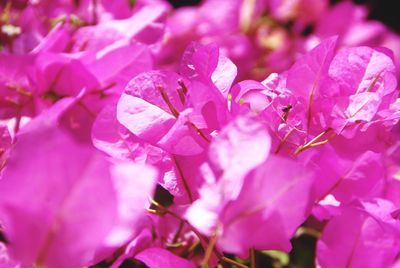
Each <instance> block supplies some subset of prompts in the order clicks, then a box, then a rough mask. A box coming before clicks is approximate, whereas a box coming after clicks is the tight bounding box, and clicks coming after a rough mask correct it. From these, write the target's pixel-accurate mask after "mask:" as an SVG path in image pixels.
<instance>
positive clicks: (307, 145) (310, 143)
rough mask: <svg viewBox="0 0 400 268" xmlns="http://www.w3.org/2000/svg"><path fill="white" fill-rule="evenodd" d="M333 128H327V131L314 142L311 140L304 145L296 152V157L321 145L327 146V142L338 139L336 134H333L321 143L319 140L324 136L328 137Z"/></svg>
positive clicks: (316, 137) (314, 139) (315, 138)
mask: <svg viewBox="0 0 400 268" xmlns="http://www.w3.org/2000/svg"><path fill="white" fill-rule="evenodd" d="M331 131H332V128H327V129H326V130H324V131H322V132H321V133H320V134H318V135H317V136H315V137H314V138H313V139H312V140H310V141H309V142H307V143H306V144H304V145H301V146H299V147H298V148H297V150H296V151H295V152H294V155H298V154H299V153H301V152H303V151H305V150H307V149H309V148H313V147H317V146H319V145H323V144H326V143H327V142H329V141H330V140H331V139H333V138H334V137H336V135H337V134H336V133H333V134H331V135H330V136H329V137H328V138H327V139H325V140H322V141H319V139H321V138H322V137H323V136H324V135H326V134H327V133H329V132H331Z"/></svg>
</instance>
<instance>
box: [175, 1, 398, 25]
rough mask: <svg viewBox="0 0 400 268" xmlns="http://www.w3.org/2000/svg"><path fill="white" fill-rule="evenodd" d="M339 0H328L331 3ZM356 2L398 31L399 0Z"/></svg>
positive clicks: (191, 2) (187, 4)
mask: <svg viewBox="0 0 400 268" xmlns="http://www.w3.org/2000/svg"><path fill="white" fill-rule="evenodd" d="M168 1H169V2H170V3H171V4H172V5H173V6H174V7H176V8H177V7H181V6H191V5H198V4H200V3H201V0H168ZM338 2H341V0H330V3H331V4H332V5H333V4H335V3H338ZM353 2H354V3H356V4H360V5H361V4H362V5H367V6H368V8H369V11H370V14H369V18H370V19H375V20H380V21H382V22H383V23H385V24H386V25H387V26H388V27H389V28H391V29H392V30H394V31H396V32H398V33H400V1H399V0H353Z"/></svg>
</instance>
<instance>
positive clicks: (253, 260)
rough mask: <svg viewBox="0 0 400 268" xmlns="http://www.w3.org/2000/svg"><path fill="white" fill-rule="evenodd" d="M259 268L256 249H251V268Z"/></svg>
mask: <svg viewBox="0 0 400 268" xmlns="http://www.w3.org/2000/svg"><path fill="white" fill-rule="evenodd" d="M256 267H257V260H256V250H255V249H254V248H251V249H250V268H256Z"/></svg>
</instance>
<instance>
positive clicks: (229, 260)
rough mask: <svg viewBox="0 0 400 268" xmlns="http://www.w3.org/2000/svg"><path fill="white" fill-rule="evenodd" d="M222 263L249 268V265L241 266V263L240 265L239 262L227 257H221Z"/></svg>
mask: <svg viewBox="0 0 400 268" xmlns="http://www.w3.org/2000/svg"><path fill="white" fill-rule="evenodd" d="M221 261H223V262H226V263H229V264H233V265H236V266H237V267H239V268H249V267H248V266H247V265H244V264H241V263H239V262H237V261H235V260H232V259H229V258H227V257H225V256H222V257H221Z"/></svg>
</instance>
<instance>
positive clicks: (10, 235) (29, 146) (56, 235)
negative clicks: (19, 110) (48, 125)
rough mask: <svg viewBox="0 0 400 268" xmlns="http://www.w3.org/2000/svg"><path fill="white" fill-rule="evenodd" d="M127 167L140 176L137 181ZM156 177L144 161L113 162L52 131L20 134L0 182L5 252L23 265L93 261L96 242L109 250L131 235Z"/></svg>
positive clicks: (57, 265)
mask: <svg viewBox="0 0 400 268" xmlns="http://www.w3.org/2000/svg"><path fill="white" fill-rule="evenodd" d="M32 156H34V157H32ZM131 172H133V173H134V174H141V175H140V176H145V178H143V177H142V178H141V179H140V180H138V181H136V180H135V179H134V178H132V177H131V175H130V174H131ZM156 179H157V178H156V174H155V172H154V171H153V170H148V169H147V168H144V167H139V166H131V164H114V165H112V164H111V163H110V162H108V161H106V159H104V158H103V157H102V156H101V155H100V154H98V153H97V152H96V151H93V150H92V149H91V148H90V147H87V146H85V145H78V144H77V143H75V141H73V140H72V139H71V138H70V137H68V136H67V135H66V134H65V133H64V132H62V131H60V130H57V129H43V130H36V131H32V132H30V133H29V135H27V134H26V135H23V136H20V137H19V139H18V141H17V143H16V144H15V146H14V147H13V150H12V152H11V155H10V158H9V163H8V165H7V168H6V169H5V170H4V174H3V177H2V179H1V180H0V189H1V190H0V191H1V194H0V219H1V221H2V223H3V224H4V229H5V233H6V237H7V239H8V240H9V241H10V243H11V245H12V246H11V247H10V253H11V254H12V255H13V256H15V257H16V259H18V260H19V261H21V262H22V263H23V264H25V265H32V264H33V263H36V264H42V265H44V266H47V267H66V268H67V267H82V266H85V265H88V264H90V263H92V262H94V261H96V260H95V259H94V256H95V253H96V252H97V251H98V250H99V249H100V248H101V247H103V246H108V247H110V246H113V247H114V249H115V247H116V246H121V243H125V242H126V241H127V239H129V238H130V237H131V236H132V235H133V233H134V232H135V229H134V228H132V227H134V226H135V225H134V224H135V223H136V222H137V221H138V220H139V219H140V217H141V216H143V213H145V209H144V205H145V204H146V202H147V195H149V194H150V195H151V194H152V191H153V188H154V183H155V181H156ZM137 191H139V192H137ZM99 207H101V209H99ZM140 211H141V213H140ZM76 237H79V240H76ZM102 258H104V256H102Z"/></svg>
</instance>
